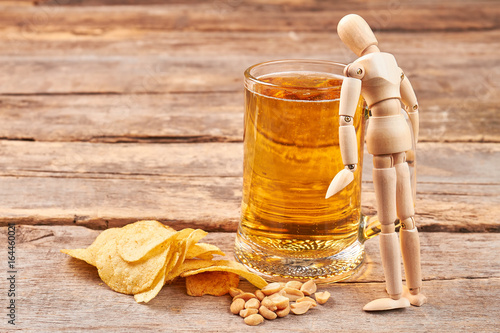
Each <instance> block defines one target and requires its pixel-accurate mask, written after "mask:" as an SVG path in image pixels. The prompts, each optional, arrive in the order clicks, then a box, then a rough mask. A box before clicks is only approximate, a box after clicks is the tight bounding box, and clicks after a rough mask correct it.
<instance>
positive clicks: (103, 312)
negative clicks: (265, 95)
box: [0, 0, 500, 332]
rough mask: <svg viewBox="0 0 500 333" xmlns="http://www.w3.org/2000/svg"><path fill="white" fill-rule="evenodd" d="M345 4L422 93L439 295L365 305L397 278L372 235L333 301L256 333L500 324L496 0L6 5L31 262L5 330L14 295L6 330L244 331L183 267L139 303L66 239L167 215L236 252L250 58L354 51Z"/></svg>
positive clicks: (367, 196)
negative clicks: (343, 21)
mask: <svg viewBox="0 0 500 333" xmlns="http://www.w3.org/2000/svg"><path fill="white" fill-rule="evenodd" d="M349 12H355V13H358V14H360V15H362V16H364V17H365V18H366V19H367V21H368V22H369V23H370V24H371V25H372V27H373V28H374V30H375V32H376V35H377V37H378V39H379V44H380V47H381V49H382V50H384V51H387V52H391V53H393V54H395V56H396V57H397V59H398V63H399V65H400V66H401V67H402V68H404V69H405V72H406V74H407V75H408V76H409V77H410V79H411V81H412V84H413V86H414V88H415V90H416V92H417V96H418V98H419V104H420V105H421V138H420V139H421V140H420V141H421V142H420V143H419V146H418V179H419V183H418V194H417V207H416V209H417V219H418V226H419V229H420V231H421V238H422V261H423V270H424V280H425V281H424V288H425V293H426V294H427V295H428V296H429V304H427V305H425V306H424V307H422V308H412V309H406V310H404V311H394V312H390V313H384V314H375V315H373V314H366V313H363V312H362V311H361V308H362V306H363V304H364V303H366V302H367V301H369V300H372V299H374V298H376V297H380V296H381V295H382V294H383V290H384V284H383V274H382V270H381V265H380V258H379V256H378V250H377V241H376V239H372V240H369V241H368V242H367V255H368V257H367V265H366V266H365V268H364V270H363V271H362V272H360V273H359V274H358V275H357V276H356V277H354V278H352V279H349V280H348V281H346V282H343V283H340V284H335V285H329V286H324V288H325V289H327V290H330V291H331V292H332V294H333V297H334V300H333V302H331V303H327V304H328V305H327V306H325V307H322V308H319V309H315V310H318V311H315V312H314V313H310V314H308V315H306V316H302V317H289V318H287V320H286V323H285V321H275V322H270V321H268V322H266V323H265V324H264V325H263V326H261V327H258V328H255V330H256V331H263V332H268V331H272V332H277V331H283V332H285V331H288V330H289V327H293V328H294V330H297V331H301V332H302V331H307V332H311V331H312V332H316V331H318V332H319V331H331V330H335V331H354V330H356V331H370V332H379V331H380V332H384V331H389V330H390V331H403V330H411V331H414V332H428V331H454V332H459V331H464V332H470V331H478V332H479V331H480V332H498V331H500V324H499V321H498V319H497V315H496V313H497V312H498V310H499V309H500V308H499V306H498V305H496V304H497V303H498V302H497V300H498V298H499V296H500V294H499V290H500V273H499V272H500V260H499V259H498V258H499V257H498V255H497V254H498V252H499V248H500V237H499V232H500V220H499V217H498V216H500V205H499V204H500V196H499V193H500V168H499V167H498V165H499V163H500V120H499V119H500V118H499V117H498V111H499V107H498V105H499V104H500V79H499V77H500V63H499V60H498V59H500V19H499V17H500V3H499V2H498V1H495V0H491V1H473V0H457V1H450V0H440V1H430V0H398V1H387V0H370V1H361V0H357V1H331V2H330V1H319V0H311V1H306V0H275V1H264V0H254V1H244V0H214V1H200V0H187V1H161V0H146V1H137V0H38V1H28V0H20V1H7V0H0V73H2V74H1V75H0V120H1V121H0V230H1V233H0V244H5V240H6V236H5V235H6V232H7V228H6V225H7V224H8V223H15V224H16V225H17V230H18V233H17V246H18V247H17V249H18V251H19V252H18V259H17V260H18V265H19V266H20V269H19V280H18V287H19V294H18V295H19V296H18V300H17V301H18V304H19V308H18V323H19V325H18V326H16V327H10V326H7V323H6V320H5V315H4V314H5V306H4V304H3V303H2V304H0V307H1V308H2V309H4V310H2V311H0V314H1V315H2V318H3V319H2V321H0V331H3V330H12V329H14V330H19V331H23V332H46V331H75V332H76V331H87V330H90V329H93V330H100V331H106V332H112V331H116V332H127V331H136V330H140V331H160V330H161V331H165V330H166V331H169V330H171V331H199V330H201V329H203V330H204V331H206V332H217V331H236V332H238V331H242V330H244V329H246V328H247V327H246V326H244V324H243V323H242V321H241V320H239V319H238V318H236V317H234V316H232V315H230V314H229V313H228V306H229V300H228V299H225V298H214V297H202V298H199V299H198V298H197V299H194V300H193V298H191V297H188V296H186V295H185V291H184V288H183V282H182V280H179V281H177V282H176V283H174V284H173V285H172V286H168V287H167V288H165V290H163V291H162V292H161V293H160V295H159V296H158V298H157V299H155V300H154V301H153V302H151V303H150V304H149V305H138V304H135V301H134V300H133V298H131V297H128V296H124V295H119V294H116V293H114V292H112V291H110V290H109V289H108V288H107V286H105V285H102V284H101V282H100V280H99V278H98V276H97V274H96V271H95V269H94V268H93V267H90V266H88V265H86V264H85V263H80V262H77V261H76V260H72V259H70V258H68V257H67V256H65V255H63V254H61V253H59V252H58V251H59V249H61V248H65V247H83V246H86V245H88V244H90V243H91V242H92V240H93V239H94V238H95V237H96V235H97V234H98V232H99V231H98V230H102V229H105V228H108V227H114V226H122V225H125V224H127V223H130V222H133V221H136V220H139V219H144V218H154V219H158V220H161V221H162V222H164V223H166V224H169V225H171V226H173V227H174V228H176V229H179V228H183V227H199V228H203V229H205V230H207V231H211V232H213V233H212V234H210V236H209V241H211V242H213V243H214V244H216V245H218V246H220V247H221V248H222V249H223V250H225V251H226V252H227V253H228V255H229V256H231V255H232V243H233V239H234V231H235V229H236V227H237V223H238V218H239V207H240V200H241V184H242V179H241V177H242V135H243V126H242V125H243V91H242V89H243V86H242V80H243V71H244V70H245V68H247V67H248V66H250V65H253V64H255V63H258V62H261V61H266V60H272V59H283V58H294V59H298V58H306V59H330V60H335V61H339V62H343V63H348V62H350V61H352V60H354V59H355V55H354V54H352V53H351V52H350V51H349V50H348V49H347V48H346V47H345V46H344V45H343V44H342V43H341V42H340V39H339V38H338V36H337V35H336V31H335V30H336V24H337V22H338V21H339V19H340V18H341V17H342V16H344V15H345V14H347V13H349ZM370 174H371V172H370V157H369V156H365V170H364V174H363V180H364V184H363V186H364V193H363V210H364V212H365V213H367V214H374V213H375V208H374V194H373V186H372V183H371V175H370ZM96 229H97V230H96ZM5 251H6V250H5ZM5 265H6V262H5V260H3V261H1V266H0V267H1V268H0V269H1V270H2V271H3V272H6V270H7V269H6V266H5ZM5 286H6V285H5V284H4V283H0V294H1V295H5V294H6V291H5V290H4V288H5ZM243 286H244V287H245V288H249V290H250V289H251V288H250V286H249V285H248V284H245V283H243ZM3 297H4V296H2V298H1V299H2V300H3V299H4V298H3ZM123 318H127V320H123ZM283 323H285V324H283Z"/></svg>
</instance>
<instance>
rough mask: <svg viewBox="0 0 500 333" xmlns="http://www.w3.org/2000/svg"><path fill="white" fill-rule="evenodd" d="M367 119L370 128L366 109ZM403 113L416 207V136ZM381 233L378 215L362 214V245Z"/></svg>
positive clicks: (407, 159) (396, 222)
mask: <svg viewBox="0 0 500 333" xmlns="http://www.w3.org/2000/svg"><path fill="white" fill-rule="evenodd" d="M364 113H365V117H366V118H367V119H366V124H365V126H366V127H368V126H370V124H369V123H370V121H369V118H370V111H369V110H368V109H367V107H365V110H364ZM401 113H402V114H403V117H405V119H406V123H407V124H408V127H409V128H410V133H411V139H412V140H411V141H412V147H411V149H410V150H408V151H407V152H406V162H407V163H408V167H409V168H410V179H411V187H412V188H411V189H412V194H413V205H415V200H416V197H417V169H416V167H417V154H416V152H417V151H416V148H417V147H416V145H415V136H414V133H413V127H412V126H411V121H410V118H409V117H408V114H407V113H406V111H405V110H404V109H401ZM394 224H395V226H396V231H399V228H400V226H401V221H400V220H399V219H397V220H396V221H395V222H394ZM380 232H381V227H380V221H379V220H378V217H377V215H374V216H369V215H363V214H361V223H360V225H359V233H360V234H359V237H358V239H359V241H360V242H361V243H364V242H365V241H366V240H368V239H370V238H372V237H375V236H377V235H378V234H379V233H380Z"/></svg>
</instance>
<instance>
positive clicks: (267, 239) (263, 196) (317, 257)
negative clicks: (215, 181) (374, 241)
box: [235, 60, 414, 283]
mask: <svg viewBox="0 0 500 333" xmlns="http://www.w3.org/2000/svg"><path fill="white" fill-rule="evenodd" d="M344 67H345V65H342V64H338V63H334V62H330V61H319V60H279V61H271V62H265V63H261V64H257V65H254V66H252V67H250V68H249V69H247V70H246V72H245V120H244V126H245V128H244V163H243V165H244V167H243V197H242V207H241V220H240V223H239V226H238V232H237V236H236V243H235V257H236V259H237V260H239V261H240V262H241V263H243V264H244V265H246V266H247V267H248V268H249V269H250V270H252V271H254V272H256V273H258V274H260V275H262V276H263V277H264V278H266V279H268V280H272V281H286V280H290V279H299V280H300V279H315V280H316V282H318V283H326V282H335V281H340V280H342V279H345V278H347V277H349V276H350V275H352V274H353V273H354V272H355V271H356V270H357V268H359V267H360V265H361V263H362V262H363V255H364V247H363V243H364V242H365V240H366V239H368V238H370V237H372V236H374V235H376V234H377V233H378V232H379V231H380V229H379V228H378V226H379V224H378V221H377V220H376V218H373V217H372V218H370V217H368V216H363V215H362V214H361V173H362V165H363V147H364V139H363V137H364V128H365V125H366V122H367V118H368V110H367V108H366V106H365V103H364V100H363V98H362V97H360V99H359V103H358V105H357V109H356V114H355V117H354V126H355V129H356V133H357V141H358V156H359V164H358V168H357V170H356V171H355V172H354V181H353V182H352V183H351V184H350V185H349V186H347V187H346V188H345V189H344V190H342V191H341V192H339V193H338V194H336V195H335V196H333V197H331V198H329V199H325V194H326V191H327V189H328V186H329V185H330V182H331V180H332V179H333V177H334V176H335V175H336V174H337V172H338V171H340V170H341V169H343V168H344V165H343V163H342V158H341V155H340V146H339V134H338V133H339V115H338V113H339V111H338V108H339V98H340V88H341V85H342V80H343V78H344V76H343V69H344ZM409 155H411V154H409ZM413 156H414V155H413ZM411 160H412V159H411V158H410V156H409V158H408V161H409V165H410V166H412V165H411ZM411 169H412V170H414V168H411Z"/></svg>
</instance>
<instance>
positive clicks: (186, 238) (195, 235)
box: [166, 229, 208, 281]
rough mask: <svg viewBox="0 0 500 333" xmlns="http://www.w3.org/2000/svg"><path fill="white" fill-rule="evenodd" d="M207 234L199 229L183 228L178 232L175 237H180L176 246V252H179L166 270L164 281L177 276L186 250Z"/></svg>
mask: <svg viewBox="0 0 500 333" xmlns="http://www.w3.org/2000/svg"><path fill="white" fill-rule="evenodd" d="M206 235H208V233H207V232H206V231H203V230H201V229H196V230H194V229H184V230H181V231H179V232H178V236H176V239H181V241H180V243H178V246H177V252H178V253H179V259H178V260H177V262H176V263H175V265H173V267H172V268H171V269H170V271H169V272H168V271H167V272H166V281H171V280H173V279H175V278H176V277H177V276H179V274H180V273H177V270H178V268H179V267H180V266H181V265H182V264H183V263H184V260H185V259H186V255H187V252H188V251H189V250H190V249H191V248H192V247H193V246H194V245H195V244H196V243H197V242H198V241H199V240H200V239H202V238H203V237H205V236H206Z"/></svg>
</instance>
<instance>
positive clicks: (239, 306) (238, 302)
mask: <svg viewBox="0 0 500 333" xmlns="http://www.w3.org/2000/svg"><path fill="white" fill-rule="evenodd" d="M244 308H245V300H243V299H241V298H238V299H235V300H234V301H233V303H231V307H230V310H231V312H232V313H233V314H239V313H240V311H241V310H243V309H244Z"/></svg>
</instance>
